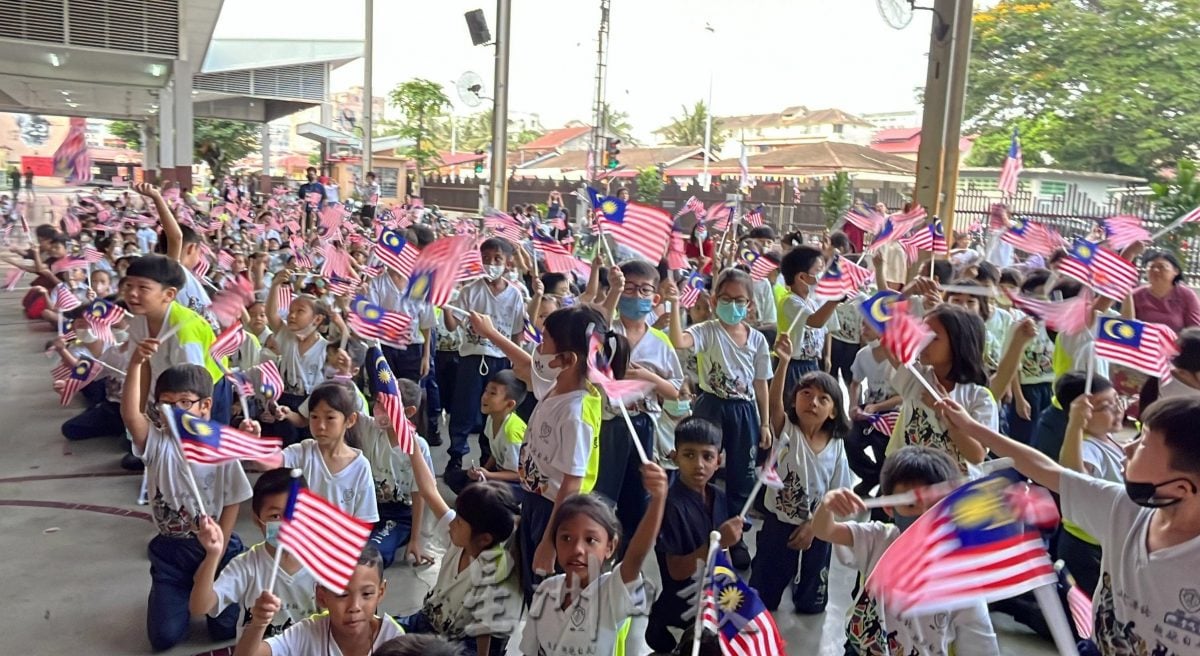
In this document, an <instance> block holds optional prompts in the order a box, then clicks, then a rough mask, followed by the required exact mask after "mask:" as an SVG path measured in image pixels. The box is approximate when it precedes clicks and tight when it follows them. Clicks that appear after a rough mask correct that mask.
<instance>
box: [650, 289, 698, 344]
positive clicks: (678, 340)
mask: <svg viewBox="0 0 1200 656" xmlns="http://www.w3.org/2000/svg"><path fill="white" fill-rule="evenodd" d="M659 289H660V290H661V291H662V296H663V300H665V301H666V302H667V303H668V304H670V306H671V323H670V324H669V325H668V327H669V329H670V330H668V331H667V336H668V337H670V338H671V344H672V345H673V346H674V347H675V348H677V349H690V348H693V347H695V346H696V340H695V338H693V337H692V335H691V333H689V332H687V331H686V330H684V329H683V316H682V313H681V311H680V309H679V286H678V285H676V284H675V281H674V280H664V281H662V284H661V285H660V286H659Z"/></svg>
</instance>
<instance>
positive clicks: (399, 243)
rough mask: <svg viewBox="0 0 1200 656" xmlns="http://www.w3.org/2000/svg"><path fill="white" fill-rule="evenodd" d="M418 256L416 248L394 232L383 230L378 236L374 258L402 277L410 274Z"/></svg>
mask: <svg viewBox="0 0 1200 656" xmlns="http://www.w3.org/2000/svg"><path fill="white" fill-rule="evenodd" d="M419 254H420V251H418V250H417V247H416V246H414V245H412V244H410V243H408V240H407V239H405V238H404V237H401V236H400V234H399V233H398V232H396V231H395V230H384V231H383V232H382V233H380V234H379V241H378V242H377V244H376V247H375V257H378V258H379V260H380V261H381V262H383V264H384V265H385V266H387V267H388V268H389V269H392V270H393V271H395V272H396V273H399V274H400V275H404V276H407V275H408V274H409V273H411V272H412V268H413V264H415V263H416V261H417V255H419Z"/></svg>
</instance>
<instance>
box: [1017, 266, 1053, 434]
mask: <svg viewBox="0 0 1200 656" xmlns="http://www.w3.org/2000/svg"><path fill="white" fill-rule="evenodd" d="M1049 278H1050V272H1049V271H1045V270H1041V271H1035V272H1033V273H1031V274H1030V275H1029V277H1028V278H1026V279H1025V281H1024V282H1022V283H1021V293H1022V294H1025V295H1026V296H1034V297H1037V298H1046V290H1045V285H1046V282H1047V281H1048V280H1049ZM1013 317H1014V319H1018V320H1019V319H1023V318H1025V315H1024V314H1023V313H1021V311H1020V310H1016V309H1014V310H1013ZM1035 326H1036V327H1035V330H1036V334H1035V335H1034V337H1033V339H1032V340H1030V341H1029V342H1028V343H1027V344H1026V345H1025V347H1024V349H1023V350H1022V351H1021V361H1020V367H1019V368H1018V369H1017V376H1016V378H1014V379H1013V382H1012V384H1011V386H1010V387H1009V389H1010V390H1011V392H1012V396H1013V402H1012V406H1011V407H1009V408H1007V410H1008V435H1009V437H1011V438H1013V439H1014V440H1017V441H1018V442H1021V443H1022V444H1030V443H1031V442H1032V439H1033V429H1034V427H1035V426H1036V425H1037V421H1038V417H1040V416H1041V415H1042V412H1043V411H1044V410H1045V409H1046V408H1049V407H1050V403H1051V401H1052V400H1053V398H1054V389H1053V385H1054V338H1052V337H1051V336H1050V334H1049V333H1048V332H1047V331H1046V324H1045V323H1044V322H1042V321H1039V322H1037V323H1036V324H1035ZM1015 332H1016V331H1015V330H1013V329H1012V328H1011V327H1010V329H1009V333H1010V335H1011V334H1015ZM1008 339H1013V338H1012V337H1008ZM1012 343H1013V344H1016V341H1015V339H1013V342H1012ZM1009 348H1013V346H1010V347H1009Z"/></svg>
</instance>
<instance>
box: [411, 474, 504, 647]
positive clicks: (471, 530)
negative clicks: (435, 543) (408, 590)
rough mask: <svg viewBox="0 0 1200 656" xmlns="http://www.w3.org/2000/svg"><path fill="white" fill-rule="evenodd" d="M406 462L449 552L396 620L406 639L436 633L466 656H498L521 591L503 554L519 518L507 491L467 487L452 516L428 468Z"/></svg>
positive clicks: (494, 487) (497, 487)
mask: <svg viewBox="0 0 1200 656" xmlns="http://www.w3.org/2000/svg"><path fill="white" fill-rule="evenodd" d="M409 459H410V460H411V461H412V472H413V478H414V479H415V480H416V485H417V489H418V490H419V491H420V496H421V497H422V498H423V499H424V500H425V503H426V504H428V506H429V510H430V511H431V512H432V513H433V516H434V518H435V519H436V520H437V526H436V528H435V529H434V532H435V533H437V534H438V535H440V536H442V537H443V539H445V540H446V541H448V542H449V548H448V549H447V550H446V554H445V556H443V557H442V564H441V567H440V568H439V569H438V577H437V582H436V583H435V584H434V586H433V587H432V588H431V589H430V590H429V593H428V594H427V595H425V601H424V603H423V604H422V606H421V610H420V611H418V612H417V613H415V614H413V615H409V616H408V617H403V618H400V620H399V621H400V623H401V625H403V626H404V629H405V631H407V632H409V633H437V634H439V635H442V636H444V637H446V638H447V639H449V640H452V641H454V642H456V643H460V644H462V645H463V646H464V647H466V650H467V651H468V652H469V653H472V654H479V656H488V655H489V654H490V655H492V656H499V654H502V653H504V650H505V646H506V645H507V643H508V637H509V634H510V633H512V631H513V629H514V628H515V627H516V619H517V617H519V616H520V613H521V594H520V585H519V584H518V582H517V580H516V578H515V575H514V573H515V569H514V567H513V561H512V558H511V557H510V556H509V554H508V551H507V549H506V548H505V545H506V543H507V542H508V539H509V537H511V536H512V533H513V530H514V527H515V524H516V522H515V515H516V513H517V512H518V510H517V504H516V502H515V501H514V500H513V495H512V491H511V490H512V488H511V487H510V486H509V485H506V484H504V483H497V482H481V483H471V484H469V485H467V486H466V487H465V488H463V490H462V492H461V493H459V494H458V497H457V498H456V499H455V501H454V510H451V509H450V507H449V506H448V505H446V502H445V501H444V500H443V499H442V495H441V493H440V492H439V491H438V488H437V480H436V479H434V477H433V468H432V467H430V465H429V463H428V462H427V461H426V460H425V459H424V458H417V457H413V456H412V455H410V456H409Z"/></svg>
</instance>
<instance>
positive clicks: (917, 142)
mask: <svg viewBox="0 0 1200 656" xmlns="http://www.w3.org/2000/svg"><path fill="white" fill-rule="evenodd" d="M974 144H975V138H974V137H971V136H967V137H962V138H961V139H959V141H958V152H959V154H960V157H959V160H960V161H962V160H964V159H966V157H967V155H968V154H969V153H970V152H971V146H973V145H974ZM871 148H874V149H875V150H878V151H879V152H881V153H888V154H889V155H899V156H900V157H905V158H907V159H911V160H913V161H914V162H915V161H917V152H918V151H920V149H921V128H891V129H887V130H880V131H878V132H876V133H875V135H874V136H872V137H871Z"/></svg>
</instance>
